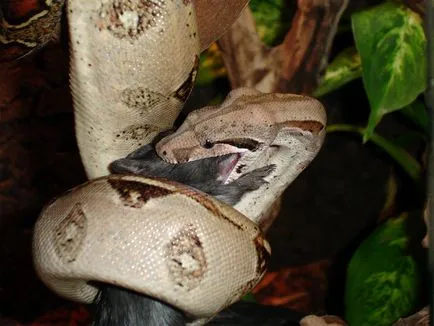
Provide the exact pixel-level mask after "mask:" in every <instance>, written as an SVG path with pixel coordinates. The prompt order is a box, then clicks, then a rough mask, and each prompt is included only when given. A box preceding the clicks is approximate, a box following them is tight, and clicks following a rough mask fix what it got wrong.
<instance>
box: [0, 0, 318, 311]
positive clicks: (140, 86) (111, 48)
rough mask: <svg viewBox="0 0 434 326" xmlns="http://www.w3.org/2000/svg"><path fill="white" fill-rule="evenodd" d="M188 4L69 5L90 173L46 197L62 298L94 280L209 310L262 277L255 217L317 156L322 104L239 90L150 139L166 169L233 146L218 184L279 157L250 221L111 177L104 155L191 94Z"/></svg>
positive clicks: (114, 153)
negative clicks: (231, 161)
mask: <svg viewBox="0 0 434 326" xmlns="http://www.w3.org/2000/svg"><path fill="white" fill-rule="evenodd" d="M45 3H46V4H47V5H52V4H53V3H59V1H48V0H46V1H45ZM194 9H195V8H194V4H193V2H192V1H191V0H99V1H86V0H69V1H68V2H67V6H66V12H67V17H68V24H69V31H70V51H71V52H70V62H71V63H70V84H71V91H72V95H73V101H74V113H75V123H76V137H77V141H78V145H79V149H80V155H81V157H82V160H83V164H84V166H85V169H86V173H87V175H88V177H89V179H91V180H92V181H90V182H89V183H87V184H85V185H82V186H80V187H77V188H75V189H72V190H71V191H70V192H68V193H67V194H65V195H63V196H62V197H60V198H59V199H57V200H56V201H54V202H53V203H51V204H49V205H48V206H47V207H46V208H45V209H44V210H43V212H42V214H41V217H40V219H39V220H38V222H37V225H36V228H35V235H34V257H35V265H36V268H37V270H38V273H39V275H40V277H41V279H43V280H44V282H45V283H46V284H47V285H48V286H50V287H51V288H52V289H53V290H54V291H56V292H58V293H59V294H61V295H64V296H66V297H68V298H70V299H74V300H78V301H84V302H89V300H91V299H92V298H93V297H94V296H95V288H94V287H92V285H90V284H88V281H103V282H108V283H113V284H119V285H122V286H125V287H127V288H133V289H136V290H138V291H139V290H140V291H142V292H143V293H147V294H150V295H154V296H155V297H157V298H160V299H162V300H165V301H166V302H169V303H171V304H173V305H174V306H176V307H179V308H181V309H182V310H183V311H185V312H187V313H188V314H190V315H191V316H193V317H195V318H206V317H209V316H212V315H213V314H215V313H216V312H217V311H219V310H221V309H222V308H224V307H225V306H227V305H229V304H230V303H232V302H233V301H234V300H237V299H238V298H239V297H240V296H241V295H243V294H244V293H245V292H247V291H249V290H250V289H251V287H253V286H254V285H255V284H256V283H257V281H258V280H259V279H260V278H261V277H262V275H263V273H264V270H265V265H266V258H264V257H266V256H267V255H268V253H269V247H268V244H267V242H266V241H265V240H264V238H263V236H262V235H261V232H260V230H259V229H258V227H257V225H256V224H255V223H253V222H256V223H260V222H261V218H262V217H263V216H264V215H265V214H266V212H267V210H268V209H269V207H270V206H271V204H272V201H273V199H275V198H277V197H278V196H280V195H281V193H282V191H283V190H284V189H285V188H286V186H287V185H288V184H289V183H290V182H291V181H292V180H293V179H294V178H295V177H296V176H297V175H298V174H299V173H300V172H301V171H302V170H303V169H304V168H305V167H306V166H307V165H308V164H309V163H310V161H311V160H312V159H313V157H314V156H315V155H316V154H317V152H318V150H319V148H320V146H321V144H322V141H323V138H324V133H325V129H324V127H325V122H326V118H325V113H324V111H323V109H322V106H321V105H320V104H319V103H318V102H317V101H315V100H313V99H310V98H307V97H301V96H294V95H289V94H262V93H259V92H257V91H254V90H250V89H241V90H238V91H235V92H233V93H232V94H231V95H230V96H229V97H228V99H227V100H226V101H225V102H224V103H223V104H222V106H221V107H219V108H207V109H206V110H205V109H204V110H201V111H198V112H197V113H194V114H192V115H191V116H190V120H187V121H186V122H185V123H184V124H183V126H182V127H181V128H180V129H179V130H178V131H177V132H176V133H175V134H173V135H170V136H168V137H166V138H164V139H163V140H161V141H160V142H159V143H158V144H157V152H158V154H159V155H160V156H161V157H162V158H163V159H165V160H167V161H168V162H171V163H174V164H176V163H179V162H183V161H189V160H190V161H191V160H199V159H203V158H206V157H212V156H216V155H222V154H227V153H239V160H237V161H236V162H235V164H234V166H232V170H231V171H230V173H229V178H228V180H224V181H225V182H228V181H230V180H235V179H237V178H238V177H239V176H240V175H241V173H248V172H249V171H251V170H252V169H254V168H257V167H260V166H264V164H265V163H266V164H270V163H273V164H275V165H276V167H277V168H276V170H275V171H274V172H273V174H272V175H271V176H270V178H269V180H268V184H267V185H264V187H261V188H260V189H258V190H257V191H254V192H251V193H249V194H247V195H246V196H244V197H243V199H242V200H241V201H240V202H239V203H238V206H235V208H237V209H238V210H239V211H240V212H241V213H243V214H245V216H244V215H242V214H240V213H239V212H238V211H237V210H235V209H233V208H231V207H229V206H227V205H224V204H221V203H219V202H218V201H216V200H214V199H212V198H209V197H206V196H203V195H201V194H200V193H199V192H192V190H191V189H190V188H185V187H184V186H182V185H180V184H176V183H171V182H169V181H162V180H155V179H149V178H143V177H132V176H129V177H128V176H121V177H113V176H108V177H107V176H106V175H107V174H108V173H109V171H108V166H109V164H110V163H111V162H112V161H114V160H116V159H119V158H121V157H124V156H125V155H127V154H128V153H130V152H131V151H133V150H135V149H137V148H138V147H140V146H142V145H143V144H146V143H149V142H151V141H152V139H153V138H154V137H155V136H156V135H157V134H158V133H160V132H161V131H164V130H166V129H169V128H171V127H172V126H173V123H174V121H175V119H176V117H177V116H178V114H179V112H180V110H181V108H182V106H183V104H184V103H185V101H186V99H187V98H188V96H189V94H190V92H191V89H192V87H193V85H194V81H195V77H196V73H197V68H198V62H199V53H200V50H201V49H202V48H203V44H202V46H201V42H200V39H199V34H198V28H197V23H196V14H195V10H194ZM1 41H2V42H3V43H5V38H3V39H2V40H1ZM6 41H8V40H6ZM207 42H208V43H209V40H208V41H207ZM207 42H202V43H207ZM202 128H203V130H201V129H202ZM210 144H211V145H210ZM95 178H97V179H95ZM263 191H265V195H263V194H262V192H263ZM177 212H178V213H177ZM181 213H182V214H181ZM144 215H146V216H149V217H150V218H148V219H143V216H144ZM246 216H247V217H246ZM156 217H161V219H159V218H158V219H157V218H156ZM249 218H250V220H249ZM126 221H128V222H126ZM252 221H253V222H252ZM142 232H144V233H142ZM114 240H117V241H120V243H121V244H122V245H121V246H120V247H114V246H113V241H114ZM126 252H128V253H129V254H128V255H127V254H126ZM97 257H98V258H97ZM174 257H175V258H176V259H177V261H181V264H180V265H178V266H175V265H173V263H172V264H171V263H170V261H171V260H170V259H172V262H173V260H174ZM224 266H227V267H228V271H229V272H228V274H226V276H225V277H224V279H221V277H222V276H221V275H224V274H222V271H223V270H222V268H223V267H224ZM225 273H226V272H225ZM219 275H220V276H219ZM231 278H232V279H231ZM229 279H231V280H229ZM146 280H148V283H146ZM156 284H158V287H156ZM180 288H182V291H181V290H180ZM152 289H158V291H155V290H152ZM189 291H190V292H189ZM187 293H190V297H189V296H188V295H187ZM209 293H213V294H215V295H213V296H212V297H209V296H207V294H209ZM207 297H208V298H209V299H208V300H205V298H207ZM189 298H190V299H189ZM199 303H200V304H199Z"/></svg>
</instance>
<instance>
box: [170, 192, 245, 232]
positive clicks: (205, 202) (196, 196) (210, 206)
mask: <svg viewBox="0 0 434 326" xmlns="http://www.w3.org/2000/svg"><path fill="white" fill-rule="evenodd" d="M177 192H179V193H181V194H183V195H186V196H188V197H189V198H191V199H193V200H195V201H196V202H198V203H199V204H201V205H202V206H203V207H205V208H206V209H207V210H208V211H210V212H211V213H212V214H213V215H215V216H217V217H219V218H222V219H224V220H225V221H227V222H229V223H230V224H232V225H233V226H235V227H236V228H237V229H239V230H244V229H245V228H244V226H243V225H240V224H237V223H235V222H234V221H232V220H231V219H230V218H229V217H227V216H226V215H224V214H223V213H222V211H221V210H220V209H219V208H218V207H217V206H216V205H214V203H213V202H212V201H211V200H209V199H208V198H207V197H206V196H204V195H202V194H201V193H199V192H197V191H196V190H195V189H191V190H184V189H182V190H181V189H179V190H178V191H177Z"/></svg>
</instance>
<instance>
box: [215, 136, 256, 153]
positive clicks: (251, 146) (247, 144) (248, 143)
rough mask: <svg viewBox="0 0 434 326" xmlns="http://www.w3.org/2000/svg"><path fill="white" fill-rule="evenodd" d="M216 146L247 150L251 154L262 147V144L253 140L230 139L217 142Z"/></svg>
mask: <svg viewBox="0 0 434 326" xmlns="http://www.w3.org/2000/svg"><path fill="white" fill-rule="evenodd" d="M214 144H225V145H230V146H233V147H237V148H240V149H247V150H249V151H251V152H255V151H257V150H258V148H260V147H261V143H260V142H259V141H256V140H254V139H251V138H230V139H223V140H219V141H217V142H215V143H214Z"/></svg>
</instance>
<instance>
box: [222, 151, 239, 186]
mask: <svg viewBox="0 0 434 326" xmlns="http://www.w3.org/2000/svg"><path fill="white" fill-rule="evenodd" d="M242 156H243V153H234V154H230V155H227V156H226V157H225V158H224V159H223V160H222V161H221V162H220V164H219V169H218V175H219V177H218V180H219V181H222V182H223V183H226V181H227V180H228V179H229V177H230V176H231V175H232V174H233V173H232V172H233V171H234V169H235V167H236V166H237V165H238V162H239V161H240V159H241V157H242Z"/></svg>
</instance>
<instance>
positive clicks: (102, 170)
mask: <svg viewBox="0 0 434 326" xmlns="http://www.w3.org/2000/svg"><path fill="white" fill-rule="evenodd" d="M67 13H68V21H69V24H70V46H71V58H70V60H71V68H70V71H71V72H70V75H71V77H70V78H71V91H72V96H73V101H74V113H75V123H76V137H77V141H78V146H79V149H80V154H81V157H82V161H83V164H84V166H85V169H86V172H87V175H88V177H89V178H90V179H92V178H95V177H99V176H103V175H107V174H108V173H109V171H108V165H109V164H110V163H111V162H112V161H114V160H115V159H118V158H120V157H123V156H125V155H126V154H128V153H130V152H131V151H133V150H135V149H136V148H138V147H139V146H141V145H143V144H146V143H149V142H150V141H151V140H152V139H153V138H154V137H155V135H156V134H157V133H159V132H161V131H163V130H166V129H169V128H171V127H172V126H173V123H174V121H175V119H176V117H177V116H178V114H179V112H180V110H181V108H182V106H183V104H184V102H185V101H186V100H187V97H188V96H189V94H190V92H191V90H192V87H193V84H194V81H195V77H196V72H197V68H198V63H199V58H198V54H199V36H198V33H197V27H196V20H195V11H194V7H193V4H192V3H191V1H181V0H152V1H151V0H149V1H140V0H128V1H119V0H110V1H86V0H78V1H76V0H75V1H69V2H68V3H67Z"/></svg>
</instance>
